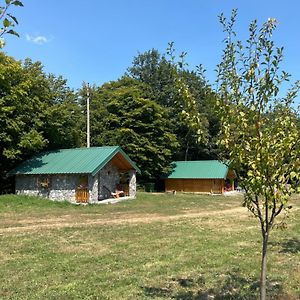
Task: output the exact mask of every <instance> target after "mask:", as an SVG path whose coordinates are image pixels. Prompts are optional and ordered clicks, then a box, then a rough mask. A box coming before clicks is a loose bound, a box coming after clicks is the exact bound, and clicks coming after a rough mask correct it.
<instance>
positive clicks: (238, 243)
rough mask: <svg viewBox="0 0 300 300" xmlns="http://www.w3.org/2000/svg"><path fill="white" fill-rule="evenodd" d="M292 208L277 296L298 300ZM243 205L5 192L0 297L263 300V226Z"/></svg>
mask: <svg viewBox="0 0 300 300" xmlns="http://www.w3.org/2000/svg"><path fill="white" fill-rule="evenodd" d="M292 202H293V206H294V208H295V209H294V212H293V213H291V215H290V218H289V220H288V222H289V223H288V224H289V226H288V229H287V230H284V231H282V230H274V231H273V232H272V235H271V244H270V249H269V250H270V251H269V265H268V268H269V277H268V280H269V294H270V297H271V299H276V297H277V298H280V297H281V296H282V297H283V295H285V296H287V295H289V297H290V299H299V298H300V199H299V198H294V199H293V200H292ZM240 204H241V197H222V196H216V197H212V196H200V195H176V196H173V195H165V194H161V195H156V194H146V193H139V194H138V198H137V199H136V200H130V201H126V202H122V203H118V204H114V205H89V206H74V205H70V204H69V203H58V202H51V201H47V200H45V199H37V198H30V197H21V196H12V195H7V196H1V197H0V220H1V221H0V243H1V247H0V277H1V281H0V299H209V298H208V297H209V295H213V296H214V299H256V297H257V293H258V279H259V264H260V248H261V241H260V232H259V226H258V223H257V220H256V219H254V218H252V217H250V215H249V214H248V213H247V211H246V210H243V209H241V210H239V209H238V207H239V206H240ZM231 208H233V209H234V210H233V211H229V210H230V209H231ZM187 216H189V217H187ZM132 220H135V221H134V222H131V221H132ZM112 221H113V222H112ZM41 224H42V225H43V226H40V225H41ZM39 226H40V227H39ZM285 299H288V298H285Z"/></svg>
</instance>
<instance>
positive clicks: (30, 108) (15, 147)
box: [0, 52, 82, 187]
mask: <svg viewBox="0 0 300 300" xmlns="http://www.w3.org/2000/svg"><path fill="white" fill-rule="evenodd" d="M81 124H82V115H81V112H80V108H79V106H78V105H77V102H76V97H75V96H74V93H73V91H72V90H70V89H69V88H68V87H67V85H66V81H65V80H64V79H62V78H61V77H58V78H57V77H55V76H54V75H51V74H50V75H49V74H45V72H44V71H43V67H42V64H41V63H40V62H35V63H33V62H32V61H31V60H30V59H27V60H26V61H25V62H24V63H21V62H20V61H16V60H15V59H13V58H12V57H9V56H7V55H5V54H4V53H1V52H0V170H1V174H0V177H1V180H2V181H3V180H4V179H5V174H6V173H7V172H8V171H9V170H10V169H11V168H13V167H14V166H15V164H16V163H18V162H20V161H21V160H22V159H24V158H27V157H29V156H31V155H32V154H34V153H36V152H38V151H40V150H42V149H57V148H61V147H65V148H70V147H74V146H79V145H80V144H81V138H80V136H81V127H80V126H81ZM3 186H4V185H3V184H2V187H3Z"/></svg>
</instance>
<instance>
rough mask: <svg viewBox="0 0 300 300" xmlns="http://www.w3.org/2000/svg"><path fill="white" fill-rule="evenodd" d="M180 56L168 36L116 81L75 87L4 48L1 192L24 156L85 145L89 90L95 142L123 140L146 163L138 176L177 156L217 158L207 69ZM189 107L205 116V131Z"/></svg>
mask: <svg viewBox="0 0 300 300" xmlns="http://www.w3.org/2000/svg"><path fill="white" fill-rule="evenodd" d="M183 56H184V54H182V55H180V57H179V58H178V60H176V59H175V58H174V46H173V44H172V43H170V44H169V47H168V49H167V50H166V53H160V52H159V51H158V50H156V49H151V50H149V51H146V52H144V53H139V54H138V55H137V56H135V57H134V58H133V60H132V63H131V65H129V67H128V69H127V71H126V73H125V74H123V75H122V76H121V77H120V78H119V79H116V80H115V81H111V82H106V83H104V84H102V85H99V86H97V85H93V86H88V85H87V84H85V83H83V84H82V87H81V88H80V89H78V90H74V89H72V88H70V87H69V86H68V82H67V80H66V79H64V78H63V77H62V76H57V75H54V74H48V73H46V72H45V71H44V68H43V64H42V62H39V61H36V62H34V61H32V60H31V59H30V58H28V59H26V60H25V61H17V60H16V59H14V58H13V57H10V56H9V55H7V54H6V53H5V52H0V103H1V110H0V123H1V124H0V170H1V171H0V180H1V182H0V186H1V193H7V192H11V191H13V184H12V179H11V178H9V177H7V173H8V172H9V171H10V170H11V169H13V168H14V167H15V166H16V165H17V164H19V163H20V162H21V161H23V160H24V159H27V158H29V157H31V156H32V155H34V154H36V153H38V152H40V151H47V150H54V149H65V148H74V147H86V126H87V125H86V123H87V121H86V120H87V119H86V99H87V92H89V95H90V123H91V146H112V145H118V146H121V147H122V148H123V149H124V151H125V152H126V153H128V155H129V156H130V157H131V158H132V159H133V160H134V161H135V162H136V163H137V165H138V166H139V167H140V169H141V170H142V174H141V175H140V178H139V180H140V182H147V181H155V180H157V179H159V178H160V176H162V174H164V173H167V172H168V171H169V170H170V165H171V162H172V161H174V160H195V159H211V158H215V157H216V156H217V154H218V148H217V146H216V136H217V133H218V126H219V121H218V117H217V116H216V114H215V113H214V111H213V109H212V103H211V102H212V99H213V98H214V94H213V92H212V89H211V87H210V86H209V84H208V82H207V81H206V79H205V77H204V72H203V69H202V68H201V67H199V68H197V70H189V68H188V66H187V65H186V64H185V63H184V61H183ZM179 79H180V80H179ZM178 83H179V84H184V85H186V86H187V87H188V90H189V96H190V97H192V98H193V101H194V102H193V103H194V105H192V106H191V105H186V101H185V97H186V95H185V93H183V92H181V90H180V88H178ZM87 89H89V91H87ZM191 115H196V116H197V120H198V122H200V123H201V124H200V126H201V136H202V138H201V139H200V138H199V124H196V125H197V126H194V124H193V122H192V121H191V120H192V118H191V117H190V116H191Z"/></svg>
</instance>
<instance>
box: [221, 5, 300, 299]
mask: <svg viewBox="0 0 300 300" xmlns="http://www.w3.org/2000/svg"><path fill="white" fill-rule="evenodd" d="M236 15H237V12H236V10H233V12H232V16H231V18H230V19H229V20H227V19H226V17H224V15H223V14H222V15H221V16H220V22H221V24H222V25H223V29H224V32H225V34H226V36H227V38H226V40H225V49H224V51H223V56H222V61H221V63H220V64H219V65H218V81H217V83H218V89H217V94H218V98H217V99H218V100H217V103H216V104H217V109H218V111H219V114H220V117H221V129H222V135H221V138H220V145H221V146H222V147H223V149H224V150H225V152H226V154H227V155H228V156H227V158H228V157H229V160H230V162H231V164H232V167H233V168H234V169H235V170H236V172H237V174H238V175H239V183H240V184H241V185H242V187H243V188H244V189H245V195H244V205H245V206H246V207H247V208H248V209H249V211H250V212H252V213H253V214H254V216H255V217H257V218H258V220H259V222H260V227H261V234H262V260H261V278H260V299H262V300H264V299H266V274H267V249H268V248H267V247H268V241H269V235H270V231H271V229H272V228H273V227H274V226H275V225H276V222H277V224H278V220H277V219H276V218H277V217H278V216H279V215H284V212H286V211H287V210H288V209H289V208H290V206H289V203H288V200H289V197H290V195H291V194H292V193H293V192H295V191H297V189H296V187H295V184H294V183H295V182H296V181H297V180H298V177H299V171H300V143H299V137H300V136H299V130H298V128H297V112H296V111H295V105H294V102H293V101H294V99H295V97H296V96H297V92H298V90H299V87H300V84H299V82H296V84H295V85H294V86H293V87H292V88H291V89H290V90H289V91H288V92H287V94H286V96H282V95H281V94H280V93H279V88H280V86H281V84H282V83H284V82H285V81H288V80H289V78H290V76H289V74H287V73H286V72H284V71H281V69H280V62H281V61H282V59H283V48H277V47H275V44H274V41H273V40H272V34H273V31H274V29H275V28H276V25H277V22H276V20H275V19H268V21H267V22H265V23H264V24H263V25H262V27H261V28H258V26H257V21H253V22H251V24H250V26H249V38H248V40H247V41H246V43H245V46H244V45H243V43H242V42H241V41H238V40H236V38H235V36H236V34H235V32H234V24H235V20H236ZM282 220H283V219H280V221H282Z"/></svg>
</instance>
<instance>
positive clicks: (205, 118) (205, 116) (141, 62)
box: [128, 43, 216, 160]
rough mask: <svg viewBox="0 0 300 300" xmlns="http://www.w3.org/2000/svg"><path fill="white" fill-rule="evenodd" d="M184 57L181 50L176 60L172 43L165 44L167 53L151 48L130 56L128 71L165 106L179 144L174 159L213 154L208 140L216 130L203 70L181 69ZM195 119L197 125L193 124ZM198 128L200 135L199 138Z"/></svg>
mask: <svg viewBox="0 0 300 300" xmlns="http://www.w3.org/2000/svg"><path fill="white" fill-rule="evenodd" d="M184 57H185V53H182V54H181V55H179V57H178V59H177V58H176V55H175V50H174V47H173V43H169V47H168V49H167V54H160V53H159V52H158V51H157V50H155V49H152V50H150V51H146V52H144V53H140V54H139V55H138V56H136V57H135V58H134V59H133V63H132V66H131V67H130V68H128V72H129V75H130V76H132V77H133V78H134V79H136V80H138V81H140V82H142V83H144V84H147V85H148V86H149V87H150V89H151V92H152V95H153V96H152V98H153V99H154V100H155V101H156V102H157V103H158V104H160V105H162V106H163V107H165V108H166V109H167V112H168V115H169V118H170V120H171V122H172V123H173V124H174V126H173V128H174V134H175V135H176V136H177V140H178V142H179V144H180V148H179V150H178V152H177V154H176V157H175V158H176V159H177V160H183V159H184V160H188V159H189V160H191V159H199V158H211V157H212V156H214V153H212V152H211V148H210V147H209V143H208V141H212V140H213V135H215V132H216V131H215V130H214V127H215V124H216V122H215V121H216V117H215V114H214V112H213V111H212V110H211V101H210V98H211V95H212V93H211V89H210V88H209V86H208V85H207V82H206V81H205V80H204V76H203V73H201V74H200V73H198V72H195V71H189V70H188V69H186V68H185V66H186V64H185V62H184ZM177 60H178V61H177ZM187 97H189V98H191V99H192V101H194V104H193V105H192V106H191V105H190V104H191V103H192V102H190V101H186V100H187V99H186V98H187ZM192 116H193V117H194V120H193V121H191V119H192ZM198 118H199V120H197V119H198ZM195 121H196V123H198V124H196V126H193V124H195ZM199 127H200V128H201V135H202V136H201V139H200V140H199V139H198V138H199Z"/></svg>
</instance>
